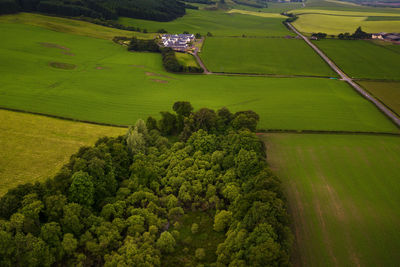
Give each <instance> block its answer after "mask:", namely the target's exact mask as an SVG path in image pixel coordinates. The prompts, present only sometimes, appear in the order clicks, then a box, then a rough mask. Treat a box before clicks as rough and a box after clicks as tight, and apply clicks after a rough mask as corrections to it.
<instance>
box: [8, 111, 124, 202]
mask: <svg viewBox="0 0 400 267" xmlns="http://www.w3.org/2000/svg"><path fill="white" fill-rule="evenodd" d="M0 125H1V126H0V151H2V152H1V153H0V195H3V194H4V193H6V192H7V190H8V189H10V188H12V187H15V186H16V185H18V184H21V183H26V182H35V181H42V180H44V179H46V178H49V177H52V176H54V175H55V174H56V172H57V171H58V170H59V169H60V168H61V166H62V165H64V164H65V163H66V162H67V161H68V159H69V157H70V156H71V155H72V154H73V153H75V152H77V151H78V149H79V148H80V147H81V146H85V145H87V146H89V145H93V144H94V142H95V141H96V140H97V139H98V138H100V137H103V136H118V135H121V134H124V133H125V131H126V129H122V128H115V127H105V126H98V125H92V124H86V123H78V122H71V121H64V120H59V119H53V118H47V117H44V116H38V115H31V114H26V113H18V112H12V111H6V110H0Z"/></svg>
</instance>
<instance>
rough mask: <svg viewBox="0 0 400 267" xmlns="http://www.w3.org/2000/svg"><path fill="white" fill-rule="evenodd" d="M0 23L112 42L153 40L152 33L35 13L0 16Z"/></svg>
mask: <svg viewBox="0 0 400 267" xmlns="http://www.w3.org/2000/svg"><path fill="white" fill-rule="evenodd" d="M0 23H18V24H27V25H33V26H39V27H43V28H46V29H49V30H53V31H56V32H64V33H72V34H77V35H82V36H88V37H94V38H100V39H108V40H111V39H112V38H114V37H115V36H126V37H131V36H136V37H138V38H145V39H148V38H153V37H154V34H152V33H140V32H132V31H124V30H119V29H115V28H109V27H103V26H100V25H96V24H93V23H89V22H85V21H79V20H72V19H66V18H60V17H51V16H44V15H40V14H33V13H18V14H14V15H2V16H0Z"/></svg>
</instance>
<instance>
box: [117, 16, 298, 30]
mask: <svg viewBox="0 0 400 267" xmlns="http://www.w3.org/2000/svg"><path fill="white" fill-rule="evenodd" d="M186 13H187V15H185V16H183V17H181V18H178V19H176V20H174V21H170V22H157V21H150V20H141V19H132V18H120V19H119V22H120V23H122V24H125V25H131V26H139V27H141V28H145V29H147V30H148V31H151V32H156V31H157V30H159V29H165V30H167V31H168V32H169V33H182V32H184V31H188V32H191V33H200V34H202V35H206V34H207V32H211V33H212V34H213V35H215V36H242V35H243V34H245V35H248V36H285V35H293V33H291V32H290V31H289V30H288V29H287V28H286V27H285V26H284V25H283V24H282V21H283V20H284V18H279V17H277V18H275V17H273V18H270V17H268V18H266V17H259V16H252V15H243V14H236V13H226V12H224V11H206V10H187V12H186ZM276 15H277V16H279V14H276Z"/></svg>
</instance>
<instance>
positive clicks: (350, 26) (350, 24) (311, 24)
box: [293, 9, 400, 35]
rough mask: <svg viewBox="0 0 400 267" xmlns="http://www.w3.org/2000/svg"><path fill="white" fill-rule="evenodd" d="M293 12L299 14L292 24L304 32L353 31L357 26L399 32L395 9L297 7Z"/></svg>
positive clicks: (374, 30) (399, 26) (398, 21)
mask: <svg viewBox="0 0 400 267" xmlns="http://www.w3.org/2000/svg"><path fill="white" fill-rule="evenodd" d="M293 13H296V14H298V16H299V18H298V19H297V20H296V21H295V22H294V23H293V25H294V26H295V27H296V28H297V29H298V30H299V31H301V32H304V33H313V32H324V33H327V34H333V35H337V34H339V33H344V32H350V33H353V32H354V31H355V30H356V28H357V27H358V26H361V27H362V29H363V30H364V31H366V32H369V33H374V32H400V20H399V18H400V12H395V11H393V13H385V12H370V11H368V12H357V11H339V10H318V9H298V10H293ZM377 18H379V19H377ZM391 18H392V20H391Z"/></svg>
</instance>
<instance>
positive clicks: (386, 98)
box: [358, 81, 400, 116]
mask: <svg viewBox="0 0 400 267" xmlns="http://www.w3.org/2000/svg"><path fill="white" fill-rule="evenodd" d="M358 83H359V84H360V85H361V86H362V87H364V88H365V89H367V91H368V92H370V93H371V94H372V95H373V96H375V98H377V99H379V100H380V101H381V102H383V103H384V104H385V105H386V106H388V107H389V108H390V109H391V110H392V111H394V112H395V113H397V115H399V116H400V83H399V82H376V81H360V82H358Z"/></svg>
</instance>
